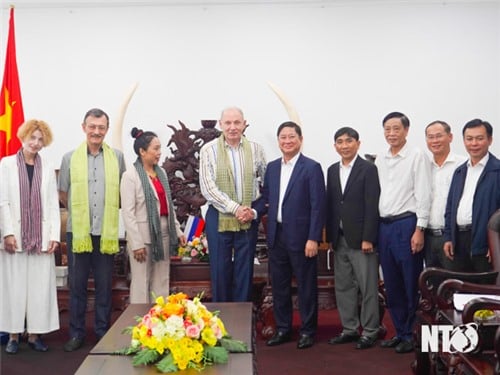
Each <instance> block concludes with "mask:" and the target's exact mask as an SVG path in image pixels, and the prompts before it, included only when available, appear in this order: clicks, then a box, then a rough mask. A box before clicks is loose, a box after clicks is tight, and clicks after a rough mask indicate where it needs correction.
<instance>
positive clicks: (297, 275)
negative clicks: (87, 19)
mask: <svg viewBox="0 0 500 375" xmlns="http://www.w3.org/2000/svg"><path fill="white" fill-rule="evenodd" d="M219 125H220V128H221V130H222V133H221V135H220V136H219V137H218V138H216V139H214V140H212V141H210V142H208V143H207V144H205V145H204V146H203V147H202V149H201V150H200V165H199V176H200V177H199V178H200V180H199V183H200V189H201V192H202V194H203V196H204V197H205V198H206V200H207V206H208V208H207V211H206V215H205V220H206V236H207V241H208V247H209V249H210V277H211V291H212V300H213V301H217V302H226V301H249V300H251V295H252V278H253V263H254V256H255V248H256V244H257V235H258V226H259V223H260V221H262V222H263V224H264V227H265V231H266V237H267V244H268V248H269V253H268V254H269V272H270V277H271V284H272V292H273V313H274V317H275V320H276V333H275V334H274V335H273V337H271V338H270V339H269V340H268V341H267V345H269V346H274V345H279V344H282V343H285V342H287V341H290V340H291V338H292V312H293V307H292V279H293V278H294V279H295V281H296V284H297V292H298V305H299V313H300V318H301V326H300V332H299V338H298V341H297V348H298V349H305V348H309V347H311V346H313V344H314V337H315V334H316V330H317V324H318V289H317V273H318V271H317V254H318V246H319V243H320V242H321V241H322V238H323V229H324V228H325V229H326V231H325V232H326V239H327V241H328V242H329V243H330V246H331V248H332V249H333V250H334V254H335V255H334V257H335V258H334V260H335V293H336V299H337V305H338V309H339V314H340V318H341V322H342V327H343V330H342V332H341V333H340V334H339V335H337V336H335V337H333V338H331V339H330V340H329V341H328V342H329V344H332V345H338V344H343V343H350V342H355V347H356V348H358V349H366V348H370V347H372V346H373V345H374V344H375V342H376V340H377V337H378V330H379V325H380V321H379V319H380V318H379V306H378V284H379V277H380V275H379V264H380V265H381V267H382V272H383V279H384V285H385V288H386V293H387V307H388V309H389V311H390V314H391V318H392V321H393V323H394V326H395V329H396V336H395V337H393V338H391V339H389V340H384V341H382V342H381V346H382V347H387V348H395V351H396V352H397V353H406V352H409V351H412V350H413V342H412V328H413V324H414V321H415V312H416V308H417V302H418V277H419V275H420V273H421V271H422V269H423V267H424V257H425V264H426V266H438V267H444V268H448V269H451V270H461V271H486V270H489V269H490V268H491V264H490V263H489V259H490V257H489V256H490V254H489V249H488V239H487V224H488V220H489V218H490V217H491V215H492V214H493V213H494V212H495V211H496V210H497V209H498V208H500V161H499V160H498V159H497V158H496V157H495V156H494V155H493V154H491V153H489V146H490V145H491V143H492V133H493V130H492V127H491V125H490V124H489V123H488V122H486V121H482V120H479V119H476V120H472V121H470V122H468V123H467V124H466V125H465V126H464V128H463V131H462V132H463V141H464V145H465V148H466V151H467V153H468V154H469V157H468V158H463V157H460V156H458V155H454V154H452V153H451V152H450V143H451V142H452V139H453V135H452V133H451V128H450V126H449V125H448V124H446V123H445V122H443V121H436V122H433V123H431V124H429V125H428V126H427V127H426V129H425V136H426V141H427V145H428V148H429V150H430V152H431V153H432V158H431V159H429V158H428V157H427V156H426V155H425V154H424V153H423V152H422V151H421V150H418V149H416V148H412V147H410V146H409V145H408V144H407V136H408V132H409V127H410V121H409V119H408V118H407V117H406V116H405V115H404V114H402V113H399V112H392V113H390V114H388V115H387V116H386V117H385V118H384V119H383V121H382V125H383V131H384V136H385V139H386V141H387V143H388V146H389V147H388V149H387V151H386V152H385V153H383V154H380V155H379V156H378V157H377V158H376V160H375V163H372V162H369V161H366V160H365V159H363V158H361V157H360V156H359V155H358V150H359V147H360V139H359V138H360V137H359V133H358V132H357V131H356V130H355V129H353V128H351V127H342V128H340V129H338V130H337V131H336V132H335V134H334V148H335V150H336V152H337V153H338V154H339V155H340V161H339V162H337V163H335V164H333V165H331V166H330V167H329V168H328V172H327V178H326V184H325V178H324V174H323V171H322V167H321V165H320V163H318V162H316V161H314V160H312V159H310V158H308V157H306V156H305V155H303V154H302V142H303V135H302V129H301V127H300V126H299V125H298V124H296V123H294V122H292V121H287V122H284V123H282V124H281V125H279V127H278V129H277V141H278V147H279V149H280V150H281V153H282V156H281V157H280V158H278V159H276V160H274V161H271V162H270V163H267V162H266V158H265V153H264V150H263V148H262V146H261V145H259V144H257V143H255V142H252V141H251V140H249V139H247V137H246V136H245V135H244V132H245V129H246V127H247V123H246V120H245V118H244V115H243V112H242V111H241V109H239V108H236V107H230V108H226V109H224V110H223V111H222V113H221V117H220V121H219ZM81 126H82V130H83V132H84V133H85V135H86V139H85V141H84V142H82V144H81V145H80V146H79V147H78V148H76V149H75V150H73V151H71V152H68V153H67V154H65V155H64V156H63V159H62V162H61V165H60V170H59V176H58V178H56V175H55V170H54V168H53V167H52V166H50V165H49V163H48V162H46V161H45V160H44V159H43V158H42V157H41V156H40V155H39V151H40V150H41V149H42V148H43V147H45V146H48V145H49V144H50V142H51V141H52V133H51V131H50V128H49V126H48V125H47V124H46V123H45V122H43V121H38V120H29V121H27V122H26V123H25V124H23V126H22V127H21V128H20V129H19V132H18V137H19V138H20V139H21V140H22V142H23V145H22V148H21V149H20V150H19V152H18V153H17V154H16V155H13V156H9V157H4V158H3V159H2V160H1V161H0V232H1V237H2V242H1V245H0V246H1V250H0V267H1V269H0V300H1V301H2V304H1V307H0V331H5V332H9V334H10V337H9V342H8V344H7V346H6V349H5V351H6V352H7V353H10V354H15V353H17V351H18V348H19V341H20V337H19V335H20V334H21V333H23V332H25V331H26V332H28V345H29V346H30V347H31V348H32V349H34V350H37V351H42V352H43V351H47V349H48V347H47V345H45V344H44V343H43V341H42V339H41V337H40V334H43V333H47V332H51V331H54V330H57V329H58V328H59V320H58V310H57V296H56V287H55V260H54V252H55V251H56V250H57V248H58V245H59V240H60V233H59V231H60V229H59V228H60V215H59V202H61V203H62V204H63V205H64V206H65V207H66V208H67V209H68V221H67V224H66V230H67V233H66V243H67V249H68V251H67V253H68V266H69V284H70V323H69V325H70V326H69V334H70V338H69V340H68V341H67V342H66V343H65V345H64V350H65V351H74V350H77V349H79V348H80V347H82V345H83V344H84V342H85V337H86V328H85V327H86V325H85V316H86V309H87V284H88V279H89V276H90V273H91V272H92V275H93V278H94V283H95V322H94V330H95V335H96V337H97V339H100V338H101V337H102V336H103V335H104V334H105V333H106V331H107V330H108V328H109V326H110V316H111V307H112V306H111V303H112V295H111V294H112V273H113V257H114V254H116V253H117V252H118V251H119V245H118V237H119V234H118V231H119V228H118V226H119V225H118V224H119V215H120V208H121V212H122V218H123V223H124V226H125V232H126V235H127V251H128V253H129V259H130V266H131V285H130V302H131V303H151V302H152V298H154V297H153V296H155V295H167V294H168V293H169V274H170V271H169V270H170V255H174V254H176V252H177V248H178V245H179V243H180V244H184V243H185V241H186V238H185V237H184V235H183V232H182V230H181V228H180V225H179V222H178V220H177V218H176V215H175V207H174V205H173V203H172V197H171V193H170V188H169V182H168V179H167V176H166V173H165V171H164V170H163V169H162V168H161V167H159V165H158V164H159V161H160V156H161V142H160V140H159V138H158V137H157V135H156V134H155V133H153V132H151V131H144V130H142V129H138V128H133V129H132V131H131V135H132V137H133V138H134V139H135V140H134V151H135V153H136V155H137V159H136V161H135V162H134V163H133V166H132V167H131V168H129V169H127V170H126V167H125V161H124V156H123V153H122V152H121V151H119V150H116V149H113V148H111V147H110V146H108V145H107V144H106V143H105V142H104V139H105V136H106V134H107V132H108V130H109V117H108V115H107V114H106V113H105V112H104V111H102V110H100V109H96V108H94V109H91V110H89V111H88V112H87V113H86V114H85V116H84V119H83V123H82V125H81Z"/></svg>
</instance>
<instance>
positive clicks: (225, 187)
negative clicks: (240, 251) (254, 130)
mask: <svg viewBox="0 0 500 375" xmlns="http://www.w3.org/2000/svg"><path fill="white" fill-rule="evenodd" d="M241 148H242V149H243V162H244V165H243V197H242V198H243V199H242V202H239V203H241V204H242V205H244V206H250V205H251V204H252V196H253V158H252V149H251V148H250V143H249V142H248V141H247V140H246V138H245V137H243V138H242V139H241ZM215 181H216V184H217V186H218V187H219V189H220V190H221V191H222V192H224V193H226V194H227V195H228V196H229V198H231V199H232V200H233V201H235V202H237V201H238V195H237V194H236V185H235V182H234V176H233V169H232V167H231V161H230V160H229V157H228V155H227V150H226V145H225V141H224V136H223V135H222V134H221V135H220V137H219V139H218V141H217V175H216V179H215ZM248 228H250V223H245V224H241V223H240V222H239V221H238V220H237V219H236V217H235V216H234V215H233V214H224V213H222V212H219V227H218V230H219V232H226V231H228V232H239V231H240V230H246V229H248Z"/></svg>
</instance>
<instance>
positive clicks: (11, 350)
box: [5, 340, 19, 354]
mask: <svg viewBox="0 0 500 375" xmlns="http://www.w3.org/2000/svg"><path fill="white" fill-rule="evenodd" d="M18 349H19V341H17V340H9V342H8V343H7V346H6V347H5V353H7V354H16V353H17V350H18Z"/></svg>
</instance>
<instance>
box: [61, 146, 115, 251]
mask: <svg viewBox="0 0 500 375" xmlns="http://www.w3.org/2000/svg"><path fill="white" fill-rule="evenodd" d="M102 150H103V155H104V173H105V181H106V183H105V191H104V217H103V221H102V229H101V253H103V254H109V255H111V254H116V253H117V252H118V250H119V246H118V216H119V208H120V204H119V200H120V171H119V167H118V159H117V157H116V154H115V152H114V151H113V149H112V148H111V147H109V146H108V145H107V144H105V143H103V145H102ZM70 171H71V203H70V204H71V220H72V225H73V252H74V253H84V252H92V240H91V238H90V210H89V185H88V151H87V143H85V142H84V143H82V144H81V145H80V146H79V147H78V148H77V149H76V150H75V152H73V155H71V161H70Z"/></svg>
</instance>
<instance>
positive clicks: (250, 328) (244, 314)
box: [77, 302, 256, 375]
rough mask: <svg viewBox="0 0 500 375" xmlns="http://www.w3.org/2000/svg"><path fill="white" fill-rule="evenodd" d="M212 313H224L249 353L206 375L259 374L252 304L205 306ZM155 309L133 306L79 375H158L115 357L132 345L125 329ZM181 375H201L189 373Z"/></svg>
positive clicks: (237, 355)
mask: <svg viewBox="0 0 500 375" xmlns="http://www.w3.org/2000/svg"><path fill="white" fill-rule="evenodd" d="M204 305H205V306H206V307H207V308H208V309H209V310H210V311H220V313H219V316H220V318H221V319H222V321H223V322H224V325H225V327H226V329H227V331H228V333H229V334H230V335H231V336H232V337H233V338H234V339H236V340H241V341H243V342H245V343H246V344H247V348H248V352H246V353H231V354H230V355H229V361H228V363H227V364H217V365H214V366H209V367H207V368H206V369H205V370H204V371H203V372H202V374H203V375H214V374H252V373H254V372H255V369H256V363H255V345H256V344H255V330H254V319H253V311H252V303H251V302H235V303H229V302H224V303H223V302H219V303H205V304H204ZM150 308H151V305H150V304H131V305H129V306H128V307H127V308H126V309H125V311H124V312H123V313H122V314H121V315H120V317H119V318H118V319H117V320H116V322H115V323H114V324H113V326H112V327H111V328H110V329H109V331H108V332H107V333H106V335H104V337H103V338H102V339H101V340H100V341H99V342H98V343H97V345H96V346H95V347H94V348H92V350H91V351H90V352H89V355H88V356H87V357H86V358H85V360H84V361H83V363H82V364H81V365H80V367H79V369H78V371H77V374H79V375H86V374H88V375H95V374H123V375H126V374H141V375H142V374H158V372H157V370H156V368H155V367H154V366H141V367H134V366H132V357H130V356H118V355H112V354H113V353H114V352H115V351H116V350H119V349H122V348H123V347H126V346H128V345H130V335H128V334H122V331H123V329H124V328H126V327H128V326H132V325H135V324H136V320H135V317H136V316H143V315H144V314H146V313H147V312H148V310H149V309H150ZM179 373H180V374H189V375H191V374H193V375H194V374H200V373H199V372H198V371H196V370H193V369H189V370H184V371H180V372H179Z"/></svg>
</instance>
